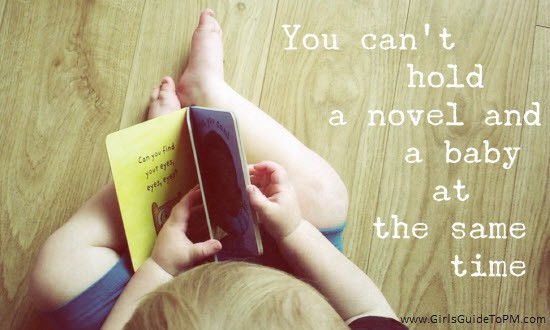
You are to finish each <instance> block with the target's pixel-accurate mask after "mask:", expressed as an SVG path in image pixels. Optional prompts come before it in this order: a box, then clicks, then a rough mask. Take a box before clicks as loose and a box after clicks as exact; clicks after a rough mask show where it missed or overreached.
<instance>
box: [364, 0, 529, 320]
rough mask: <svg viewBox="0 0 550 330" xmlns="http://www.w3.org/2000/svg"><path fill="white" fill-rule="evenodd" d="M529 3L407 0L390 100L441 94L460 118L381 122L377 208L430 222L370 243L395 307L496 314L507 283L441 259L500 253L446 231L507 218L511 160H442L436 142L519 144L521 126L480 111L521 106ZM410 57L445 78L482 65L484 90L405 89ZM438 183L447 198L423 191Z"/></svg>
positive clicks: (373, 266)
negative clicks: (505, 163) (384, 125)
mask: <svg viewBox="0 0 550 330" xmlns="http://www.w3.org/2000/svg"><path fill="white" fill-rule="evenodd" d="M535 5H536V4H535ZM535 5H534V4H533V3H531V5H526V3H524V2H522V3H519V2H507V3H506V5H505V4H504V3H502V2H498V4H497V2H496V1H494V2H490V1H483V2H478V1H465V2H460V3H457V2H453V1H432V2H422V3H420V2H411V6H410V8H409V13H408V17H407V26H406V31H407V32H410V33H413V34H414V35H416V36H418V42H419V46H418V47H419V49H418V50H417V51H414V52H413V51H410V52H403V56H402V58H401V63H400V71H399V78H398V84H397V88H396V93H395V95H396V97H395V100H394V102H393V104H392V105H391V106H392V108H394V109H425V110H430V109H441V110H442V111H443V112H444V113H445V114H448V113H449V112H450V110H449V107H448V106H447V102H456V103H457V108H458V116H459V118H460V120H462V121H463V122H464V123H465V125H464V126H460V127H452V126H449V127H447V126H431V125H422V126H419V127H413V126H412V125H411V124H404V125H403V126H394V127H391V128H390V129H389V134H388V138H387V146H386V149H385V153H386V157H385V159H384V170H383V172H382V181H381V185H380V190H379V196H378V204H377V206H376V210H377V215H379V216H381V217H382V218H384V219H386V220H388V219H389V218H390V216H391V215H392V214H396V215H397V216H399V218H400V219H404V220H402V221H404V222H406V223H408V224H409V225H412V224H414V223H416V222H423V223H426V224H428V226H429V235H428V237H427V238H425V239H422V240H419V239H401V240H399V239H397V240H394V239H386V240H382V239H378V238H374V239H373V241H372V244H371V245H370V249H371V253H370V256H369V258H370V259H369V269H368V271H369V274H371V276H372V277H373V279H374V280H375V282H377V283H382V289H383V290H384V292H388V293H387V296H388V299H389V300H390V301H391V302H393V306H395V308H396V309H397V310H398V314H399V315H432V314H441V315H446V314H447V313H451V314H453V313H456V314H459V313H464V314H467V315H471V314H480V313H494V312H496V306H497V304H498V297H499V289H500V287H501V286H502V285H505V283H507V282H506V281H502V279H499V278H471V277H470V275H467V276H465V277H458V276H455V275H454V273H453V269H452V268H451V264H450V261H451V260H452V259H453V258H454V256H455V255H458V256H459V258H460V259H462V260H464V261H465V265H467V266H470V261H471V260H475V256H476V254H477V253H480V254H481V258H482V259H483V260H484V262H485V263H486V262H487V259H488V258H492V259H497V260H499V259H502V260H504V259H505V257H506V242H505V241H500V242H499V241H491V240H473V239H471V238H466V239H464V240H455V239H453V238H452V236H451V230H450V229H451V224H452V223H453V222H456V221H460V222H464V223H466V224H467V225H468V226H469V225H471V224H472V223H474V222H480V223H483V224H486V223H488V222H492V221H496V222H504V223H507V224H508V223H509V222H510V212H511V208H510V205H511V203H512V200H513V197H514V189H513V188H514V184H515V182H516V181H515V180H516V178H515V173H516V171H517V170H518V164H515V166H514V167H513V168H512V169H510V170H504V169H502V168H501V167H500V166H498V165H496V164H495V165H493V164H487V165H485V164H465V163H463V162H462V163H460V164H445V147H444V144H443V141H444V140H445V139H448V140H450V141H451V144H452V145H453V146H455V147H459V148H460V149H461V150H463V151H464V150H465V149H466V147H471V146H473V147H476V148H480V147H482V146H483V145H482V141H483V140H488V141H489V142H490V144H491V145H492V146H494V147H498V148H502V147H504V146H515V145H516V144H518V143H520V133H521V129H516V128H508V127H506V128H503V127H495V128H491V127H489V126H486V125H484V124H483V119H484V113H485V110H488V109H497V110H499V111H502V110H503V109H507V108H513V109H516V108H517V109H522V108H523V106H524V104H525V93H526V88H527V82H528V77H529V63H530V58H531V49H532V40H533V33H534V24H533V22H534V20H535V17H536V16H535V15H536V6H535ZM450 13H452V15H450ZM502 22H507V23H506V24H503V23H502ZM529 22H530V23H529ZM426 23H430V30H431V33H430V36H428V37H425V36H424V33H425V24H426ZM444 27H445V28H447V30H448V32H449V33H451V34H452V36H453V38H452V41H453V42H455V43H456V45H455V49H453V50H445V49H443V48H442V46H441V39H440V38H439V37H438V36H437V34H439V33H441V31H442V29H443V28H444ZM487 36H490V37H489V38H488V37H487ZM409 63H411V64H414V67H415V70H421V71H423V72H426V74H427V73H429V72H431V71H439V72H443V73H445V75H446V76H447V77H449V76H451V77H452V75H449V74H448V73H447V72H448V69H447V67H446V65H447V64H449V63H453V64H457V65H458V68H459V69H462V71H459V77H462V78H461V79H464V77H465V76H466V74H467V73H469V72H470V71H472V70H473V69H474V64H476V63H479V64H481V65H482V66H483V70H484V79H483V83H484V85H485V88H483V89H472V88H469V87H466V88H462V89H447V88H409V87H407V85H408V84H409V70H408V69H407V66H406V65H407V64H409ZM446 118H449V117H448V115H446ZM409 147H417V148H418V149H419V150H420V152H421V156H422V158H423V162H422V163H420V164H408V163H406V162H405V161H404V156H405V154H406V151H407V149H408V148H409ZM458 179H460V180H461V181H462V183H463V184H465V185H466V192H467V193H468V194H469V195H470V199H469V200H467V201H465V202H460V201H458V200H457V199H456V198H455V196H453V195H455V194H454V189H452V186H453V185H455V184H456V183H457V180H458ZM439 185H446V186H447V187H448V188H449V189H450V191H451V197H452V198H453V200H451V201H447V202H436V201H434V200H433V199H432V194H433V193H434V189H435V187H436V186H439ZM469 268H470V267H469ZM468 271H469V272H471V270H470V269H469V270H468ZM411 283H414V285H411ZM405 297H406V298H405ZM446 326H448V325H445V326H444V327H446ZM476 327H481V325H477V326H476Z"/></svg>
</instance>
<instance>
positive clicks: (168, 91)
mask: <svg viewBox="0 0 550 330" xmlns="http://www.w3.org/2000/svg"><path fill="white" fill-rule="evenodd" d="M174 88H175V86H174V82H173V80H172V79H171V78H164V79H163V81H162V83H161V86H159V88H156V89H155V90H154V91H153V93H152V94H151V103H150V111H149V117H154V116H158V115H161V114H164V113H166V112H169V111H173V110H175V109H179V108H180V105H179V101H178V99H177V97H176V96H175V92H174ZM125 250H126V241H125V235H124V232H123V229H122V221H121V219H120V211H119V208H118V203H117V199H116V194H115V189H114V186H113V184H112V183H109V184H107V185H106V186H104V187H103V188H102V189H101V190H100V191H99V192H97V193H96V194H95V195H94V196H93V197H92V198H90V199H89V200H88V201H87V202H86V203H85V204H84V205H83V206H82V207H81V208H80V209H79V210H78V211H77V212H76V213H75V214H74V215H73V216H72V217H71V219H70V220H69V221H68V222H67V223H65V224H64V225H63V226H61V227H60V228H59V229H58V230H56V231H55V232H54V233H53V234H52V235H51V236H50V237H49V238H48V240H47V241H46V242H45V244H44V245H43V247H42V249H41V250H40V252H39V253H38V255H37V257H36V259H35V264H34V266H33V269H32V271H31V275H30V294H31V296H32V297H33V300H34V302H35V304H36V307H37V308H38V309H39V310H42V311H50V310H53V309H56V308H57V307H60V306H61V305H62V304H63V303H65V302H67V301H69V300H70V299H71V298H74V297H75V296H77V295H78V294H80V293H82V292H83V291H84V290H86V289H87V288H88V287H89V286H90V285H92V284H94V283H95V282H96V281H97V280H99V279H100V278H101V277H102V276H103V275H105V274H106V273H107V272H108V271H109V270H110V269H111V268H112V267H113V265H115V263H117V262H118V260H119V259H120V254H121V253H123V252H124V251H125Z"/></svg>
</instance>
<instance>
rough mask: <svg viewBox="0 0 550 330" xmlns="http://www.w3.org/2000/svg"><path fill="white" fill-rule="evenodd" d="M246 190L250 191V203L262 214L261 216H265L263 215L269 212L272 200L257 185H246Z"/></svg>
mask: <svg viewBox="0 0 550 330" xmlns="http://www.w3.org/2000/svg"><path fill="white" fill-rule="evenodd" d="M246 191H247V192H248V198H249V199H250V204H251V205H252V207H253V208H254V210H255V211H256V212H258V214H259V215H260V217H262V218H263V216H264V215H265V214H266V213H268V209H269V206H270V204H271V202H270V201H269V200H268V199H267V197H265V196H264V194H262V192H261V191H260V189H258V187H256V186H255V185H252V184H251V185H249V186H248V187H246Z"/></svg>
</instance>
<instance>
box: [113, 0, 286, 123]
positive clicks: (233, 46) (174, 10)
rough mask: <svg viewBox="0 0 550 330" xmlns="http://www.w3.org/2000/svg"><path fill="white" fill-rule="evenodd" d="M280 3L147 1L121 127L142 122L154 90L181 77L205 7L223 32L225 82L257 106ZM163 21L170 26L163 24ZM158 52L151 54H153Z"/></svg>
mask: <svg viewBox="0 0 550 330" xmlns="http://www.w3.org/2000/svg"><path fill="white" fill-rule="evenodd" d="M276 7H277V2H276V1H274V2H269V3H264V2H256V1H223V2H222V1H198V2H187V3H185V5H184V4H182V3H181V1H166V2H164V3H163V6H158V4H155V3H151V2H148V3H147V4H146V8H145V11H144V17H143V20H142V25H141V28H140V35H139V39H138V45H137V47H136V55H135V58H134V63H133V70H132V78H131V80H130V86H129V88H128V93H127V96H126V102H125V106H124V117H123V119H122V122H121V128H122V127H127V126H131V125H133V124H136V123H138V122H141V121H142V120H143V113H144V110H145V108H146V106H147V103H148V98H149V92H150V91H151V89H152V88H153V87H154V86H156V85H157V84H158V83H159V81H160V79H161V77H162V76H163V75H171V76H172V77H174V79H176V80H177V79H178V78H179V76H180V75H181V73H182V72H183V69H184V68H185V64H186V62H187V60H186V59H187V54H188V51H189V47H190V42H191V37H192V34H193V31H194V30H195V27H196V26H197V22H198V18H199V14H200V12H201V10H202V9H205V8H211V9H213V10H214V12H215V14H216V18H217V19H218V21H219V22H220V25H221V27H222V30H223V40H224V60H225V79H226V81H227V82H228V83H229V84H230V85H231V86H232V87H233V88H234V89H235V90H237V91H238V92H239V93H241V94H242V95H243V96H245V97H246V98H248V99H250V100H251V101H252V102H255V103H258V102H259V97H260V93H261V86H262V84H261V82H262V81H263V74H264V72H265V65H266V61H267V51H268V49H269V42H270V38H269V37H268V38H266V36H270V35H271V29H272V27H273V20H274V18H275V9H276ZM158 22H171V23H169V24H168V23H164V24H158ZM152 49H153V50H154V51H151V50H152Z"/></svg>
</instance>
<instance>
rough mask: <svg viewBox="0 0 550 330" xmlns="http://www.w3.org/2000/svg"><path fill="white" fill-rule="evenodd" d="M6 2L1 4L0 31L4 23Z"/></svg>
mask: <svg viewBox="0 0 550 330" xmlns="http://www.w3.org/2000/svg"><path fill="white" fill-rule="evenodd" d="M6 3H7V2H6V1H3V2H2V3H0V29H1V28H2V21H3V20H4V8H6Z"/></svg>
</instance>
